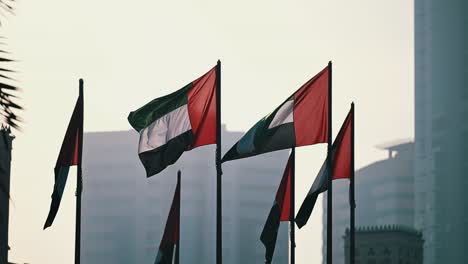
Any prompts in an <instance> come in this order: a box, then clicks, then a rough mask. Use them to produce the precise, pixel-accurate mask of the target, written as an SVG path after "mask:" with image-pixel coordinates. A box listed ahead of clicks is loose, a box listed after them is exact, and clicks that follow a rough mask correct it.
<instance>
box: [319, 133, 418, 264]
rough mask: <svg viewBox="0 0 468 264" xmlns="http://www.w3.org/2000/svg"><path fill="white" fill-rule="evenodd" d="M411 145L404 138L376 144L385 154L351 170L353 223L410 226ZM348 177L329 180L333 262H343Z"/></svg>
mask: <svg viewBox="0 0 468 264" xmlns="http://www.w3.org/2000/svg"><path fill="white" fill-rule="evenodd" d="M413 147H414V144H413V143H412V142H410V141H408V140H403V141H398V142H393V143H390V144H385V145H381V146H379V148H381V149H384V150H387V151H388V158H387V159H384V160H380V161H377V162H374V163H372V164H369V165H367V166H365V167H363V168H361V169H359V170H357V171H356V173H355V190H356V191H355V199H356V211H355V213H356V226H385V225H398V226H406V227H409V228H412V227H413V222H414V210H413V207H414V195H413V186H414V174H413ZM323 197H324V198H323V201H322V204H323V206H322V208H323V209H322V210H323V231H322V233H323V235H322V237H323V248H322V250H323V252H322V255H323V263H324V264H325V263H326V253H327V251H326V250H327V248H326V245H327V240H326V236H327V221H326V220H327V199H326V197H327V195H326V192H325V193H324V195H323ZM349 214H350V212H349V180H348V179H340V180H334V181H333V263H336V264H344V263H345V252H344V248H345V246H344V240H343V235H344V234H345V230H346V228H349Z"/></svg>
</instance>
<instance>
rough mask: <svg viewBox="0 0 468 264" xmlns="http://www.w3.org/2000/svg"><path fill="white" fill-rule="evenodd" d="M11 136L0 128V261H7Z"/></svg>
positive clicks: (7, 131) (6, 130) (7, 130)
mask: <svg viewBox="0 0 468 264" xmlns="http://www.w3.org/2000/svg"><path fill="white" fill-rule="evenodd" d="M12 141H13V136H12V135H11V131H10V129H7V128H4V127H1V128H0V263H8V250H9V246H8V227H9V225H8V222H9V217H10V168H11V146H12Z"/></svg>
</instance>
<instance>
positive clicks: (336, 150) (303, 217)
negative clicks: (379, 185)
mask: <svg viewBox="0 0 468 264" xmlns="http://www.w3.org/2000/svg"><path fill="white" fill-rule="evenodd" d="M352 116H353V114H352V110H351V111H350V112H349V113H348V116H347V117H346V120H345V122H344V123H343V125H342V126H341V128H340V131H339V132H338V136H337V137H336V139H335V141H334V142H333V145H332V152H331V157H332V166H333V176H332V180H336V179H346V178H348V179H350V178H351V140H352V138H351V126H352V122H353V120H352ZM328 174H329V172H328V169H327V162H326V161H325V162H324V163H323V165H322V167H321V168H320V172H319V174H318V175H317V177H316V178H315V180H314V183H313V184H312V187H311V188H310V190H309V193H308V194H307V196H306V198H305V200H304V202H302V205H301V208H300V209H299V212H298V213H297V215H296V220H295V221H296V224H297V226H298V227H299V228H301V227H303V226H304V225H305V224H306V223H307V221H308V220H309V217H310V214H311V213H312V210H313V209H314V205H315V202H316V201H317V197H318V195H319V194H320V193H322V192H324V191H326V190H327V188H328Z"/></svg>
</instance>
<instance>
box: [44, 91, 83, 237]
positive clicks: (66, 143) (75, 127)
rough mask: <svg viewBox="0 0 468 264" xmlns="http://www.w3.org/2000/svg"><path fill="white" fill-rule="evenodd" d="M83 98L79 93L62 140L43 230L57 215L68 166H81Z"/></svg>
mask: <svg viewBox="0 0 468 264" xmlns="http://www.w3.org/2000/svg"><path fill="white" fill-rule="evenodd" d="M82 138H83V96H82V94H81V93H80V96H78V100H77V101H76V105H75V109H74V110H73V114H72V117H71V120H70V123H69V124H68V128H67V132H66V133H65V138H64V139H63V143H62V147H61V149H60V154H59V156H58V159H57V163H56V164H55V168H54V172H55V184H54V191H53V193H52V203H51V205H50V210H49V215H48V216H47V220H46V222H45V224H44V229H46V228H47V227H49V226H51V225H52V223H53V222H54V219H55V216H56V215H57V212H58V209H59V206H60V201H61V200H62V195H63V191H64V189H65V184H66V182H67V178H68V171H69V170H70V166H73V165H78V166H81V148H82V144H83V142H80V140H81V139H82Z"/></svg>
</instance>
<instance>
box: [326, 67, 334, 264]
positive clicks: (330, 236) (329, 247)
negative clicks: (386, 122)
mask: <svg viewBox="0 0 468 264" xmlns="http://www.w3.org/2000/svg"><path fill="white" fill-rule="evenodd" d="M328 71H329V72H328V147H327V167H328V169H327V171H328V188H327V264H332V263H333V262H332V244H333V243H332V241H333V233H332V226H333V215H332V210H333V205H332V194H333V184H332V183H333V181H332V176H333V166H332V160H331V159H332V157H331V155H332V142H333V141H332V62H331V61H330V62H328Z"/></svg>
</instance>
